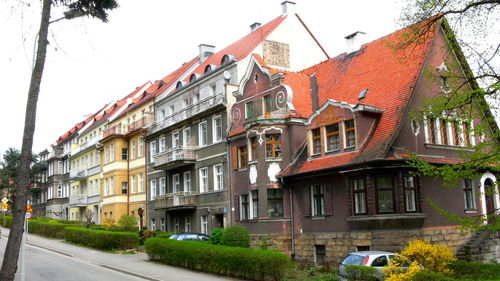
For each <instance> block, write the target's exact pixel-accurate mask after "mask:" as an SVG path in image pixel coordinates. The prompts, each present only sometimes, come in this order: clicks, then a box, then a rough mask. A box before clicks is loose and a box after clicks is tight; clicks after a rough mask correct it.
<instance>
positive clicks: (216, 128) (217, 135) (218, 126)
mask: <svg viewBox="0 0 500 281" xmlns="http://www.w3.org/2000/svg"><path fill="white" fill-rule="evenodd" d="M212 122H213V123H212V125H213V134H214V137H213V142H218V141H221V140H222V118H221V117H220V116H216V117H214V119H213V121H212Z"/></svg>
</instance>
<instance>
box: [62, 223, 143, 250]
mask: <svg viewBox="0 0 500 281" xmlns="http://www.w3.org/2000/svg"><path fill="white" fill-rule="evenodd" d="M64 234H65V237H66V240H68V241H70V242H73V243H77V244H81V245H85V246H89V247H92V248H97V249H102V250H112V249H118V250H128V249H133V248H137V247H138V246H139V238H138V235H137V233H133V232H112V231H104V230H95V229H88V228H81V227H66V229H64Z"/></svg>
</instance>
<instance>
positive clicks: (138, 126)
mask: <svg viewBox="0 0 500 281" xmlns="http://www.w3.org/2000/svg"><path fill="white" fill-rule="evenodd" d="M149 123H150V122H147V119H146V117H142V118H141V119H139V120H137V121H135V122H132V123H130V124H129V125H128V131H129V132H132V131H135V130H138V129H141V128H144V127H146V125H148V124H149Z"/></svg>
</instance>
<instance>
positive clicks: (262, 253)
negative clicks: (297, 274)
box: [145, 238, 291, 280]
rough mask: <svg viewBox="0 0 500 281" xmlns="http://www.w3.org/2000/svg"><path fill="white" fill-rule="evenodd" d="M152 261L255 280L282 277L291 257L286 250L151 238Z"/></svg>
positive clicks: (150, 256)
mask: <svg viewBox="0 0 500 281" xmlns="http://www.w3.org/2000/svg"><path fill="white" fill-rule="evenodd" d="M145 248H146V253H147V254H148V256H149V259H150V260H156V261H160V262H163V263H166V264H170V265H176V266H182V267H187V268H190V269H194V270H201V271H204V272H212V273H216V274H222V275H227V276H233V277H237V278H243V279H253V280H282V279H283V276H284V274H285V271H286V270H287V269H288V268H289V266H290V265H291V264H290V260H289V259H288V257H286V256H285V255H284V254H283V253H280V252H275V251H267V250H257V249H249V248H240V247H227V246H218V245H212V244H208V243H199V242H195V241H178V240H171V239H162V238H150V239H148V240H146V242H145Z"/></svg>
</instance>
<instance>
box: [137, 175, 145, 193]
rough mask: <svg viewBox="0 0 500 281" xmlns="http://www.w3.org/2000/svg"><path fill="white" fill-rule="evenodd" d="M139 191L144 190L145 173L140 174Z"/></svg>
mask: <svg viewBox="0 0 500 281" xmlns="http://www.w3.org/2000/svg"><path fill="white" fill-rule="evenodd" d="M138 190H139V192H144V180H143V175H142V174H139V188H138Z"/></svg>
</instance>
